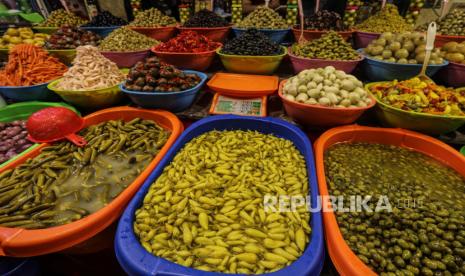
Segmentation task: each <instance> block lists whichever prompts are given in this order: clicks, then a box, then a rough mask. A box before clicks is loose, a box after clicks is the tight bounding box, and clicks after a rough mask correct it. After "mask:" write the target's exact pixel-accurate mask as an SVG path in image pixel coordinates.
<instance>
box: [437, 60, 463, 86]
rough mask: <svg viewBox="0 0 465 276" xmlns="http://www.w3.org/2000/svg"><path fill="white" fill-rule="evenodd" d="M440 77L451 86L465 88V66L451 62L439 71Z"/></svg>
mask: <svg viewBox="0 0 465 276" xmlns="http://www.w3.org/2000/svg"><path fill="white" fill-rule="evenodd" d="M439 77H440V78H441V79H442V80H443V81H444V82H445V83H446V84H447V85H449V86H453V87H464V86H465V64H461V63H455V62H449V64H448V65H447V66H446V67H445V68H444V69H442V70H441V71H439Z"/></svg>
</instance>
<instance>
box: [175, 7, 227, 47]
mask: <svg viewBox="0 0 465 276" xmlns="http://www.w3.org/2000/svg"><path fill="white" fill-rule="evenodd" d="M178 29H179V30H180V31H181V32H182V31H195V32H197V33H199V34H201V35H204V36H206V37H207V38H209V39H211V40H213V41H218V42H223V41H224V40H225V39H226V37H227V36H228V33H229V30H230V29H231V25H230V24H229V23H228V22H227V21H226V20H225V19H224V18H223V17H221V16H219V15H217V14H216V13H214V12H212V11H209V10H205V9H204V10H200V11H198V12H196V13H195V14H194V15H193V16H191V17H190V18H189V20H187V21H186V22H184V24H183V25H182V26H180V27H178Z"/></svg>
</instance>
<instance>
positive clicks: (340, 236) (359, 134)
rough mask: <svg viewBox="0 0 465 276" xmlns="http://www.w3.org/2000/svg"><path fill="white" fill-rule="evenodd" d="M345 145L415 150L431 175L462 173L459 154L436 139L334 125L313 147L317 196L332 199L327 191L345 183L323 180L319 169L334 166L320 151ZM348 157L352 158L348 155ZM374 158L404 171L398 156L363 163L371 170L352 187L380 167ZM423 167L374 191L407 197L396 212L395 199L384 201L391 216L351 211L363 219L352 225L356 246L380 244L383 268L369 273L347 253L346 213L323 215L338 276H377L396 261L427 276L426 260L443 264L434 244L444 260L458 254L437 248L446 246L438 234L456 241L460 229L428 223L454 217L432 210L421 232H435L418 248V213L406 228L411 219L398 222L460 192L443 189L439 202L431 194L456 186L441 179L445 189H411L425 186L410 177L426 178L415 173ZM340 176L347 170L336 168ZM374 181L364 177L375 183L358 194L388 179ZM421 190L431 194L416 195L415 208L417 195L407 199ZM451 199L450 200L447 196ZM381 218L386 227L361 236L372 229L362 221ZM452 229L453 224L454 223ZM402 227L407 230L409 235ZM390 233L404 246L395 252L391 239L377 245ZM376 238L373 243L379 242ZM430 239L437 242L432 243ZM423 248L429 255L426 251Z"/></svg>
mask: <svg viewBox="0 0 465 276" xmlns="http://www.w3.org/2000/svg"><path fill="white" fill-rule="evenodd" d="M347 143H370V144H383V145H386V146H390V147H391V150H390V152H391V153H392V152H394V149H397V148H398V147H402V148H405V149H409V150H413V151H415V152H419V153H424V154H426V155H427V156H428V157H423V158H424V159H423V160H425V159H426V158H427V159H429V162H428V165H427V166H428V167H431V166H434V167H435V170H430V171H429V173H435V172H436V173H437V172H439V170H442V171H444V170H447V171H448V173H452V172H453V170H455V171H457V172H459V173H460V174H461V175H462V176H464V175H465V171H464V169H463V168H464V164H465V163H464V162H465V161H464V158H463V156H461V155H460V154H459V153H458V151H456V150H455V149H453V148H451V147H449V146H447V145H446V144H444V143H442V142H440V141H438V140H436V139H434V138H431V137H428V136H426V135H421V134H418V133H415V132H412V131H407V130H402V129H386V128H374V127H363V126H346V127H339V128H335V129H332V130H329V131H327V132H326V133H324V134H323V135H322V136H321V137H320V138H319V139H318V141H317V142H316V144H315V159H316V164H317V175H318V184H319V188H320V194H321V195H322V196H329V195H334V194H330V193H329V190H331V191H334V190H335V189H336V187H338V185H340V184H342V183H345V179H341V182H338V183H336V181H334V182H333V181H332V182H331V183H330V179H328V178H326V176H325V175H326V172H328V173H329V171H325V169H326V168H327V167H328V166H334V165H331V164H326V163H325V161H324V160H325V152H327V150H328V149H331V147H335V146H336V145H338V144H339V145H346V144H347ZM349 145H350V144H349ZM417 154H418V153H417ZM352 156H354V155H352ZM386 156H387V154H386ZM430 157H432V158H433V159H434V160H433V161H431V159H430ZM364 158H366V157H365V155H364V154H362V155H360V159H364ZM394 158H395V159H394ZM380 160H382V162H383V163H384V162H388V163H389V164H392V167H390V168H389V170H396V169H397V168H398V170H399V171H403V169H404V168H400V167H399V163H400V162H402V163H404V162H405V159H401V157H400V156H396V157H393V158H387V157H384V156H379V157H378V161H377V162H375V163H372V164H370V165H369V166H371V168H372V169H371V170H372V171H371V172H370V173H367V171H365V173H362V174H361V175H359V176H358V177H356V179H357V181H358V183H360V185H363V184H364V183H366V180H367V179H368V177H369V175H370V174H371V173H375V172H376V170H375V169H373V168H375V167H378V166H379V164H382V163H380ZM446 160H447V161H446ZM395 161H398V162H399V161H400V162H399V163H397V162H395ZM359 162H363V160H357V161H356V162H354V164H357V163H359ZM415 164H418V162H410V165H408V166H407V167H411V166H414V165H415ZM444 166H447V167H449V168H447V169H445V168H444ZM350 167H351V165H349V168H350ZM339 168H344V167H342V166H341V167H339ZM354 169H355V170H357V168H354ZM423 169H424V168H422V169H420V170H410V172H409V173H408V174H406V175H404V176H400V179H398V180H396V181H391V182H392V183H391V184H389V185H395V186H394V188H392V189H386V190H385V191H384V192H381V193H378V195H380V194H381V195H386V193H389V194H392V193H399V194H400V195H399V196H397V197H398V198H399V197H402V198H404V197H405V199H410V203H411V205H408V201H401V202H400V204H401V205H400V206H401V207H404V208H403V209H401V210H399V208H398V206H399V205H397V203H398V201H397V200H394V201H390V202H389V206H390V207H391V210H392V212H386V209H384V210H380V211H379V212H376V213H373V212H372V213H371V214H378V215H379V216H377V217H371V216H369V215H368V216H366V215H365V214H366V212H365V211H366V209H364V208H362V212H355V213H357V217H358V215H361V216H363V218H362V217H360V222H359V223H358V225H359V226H361V227H365V229H364V230H361V231H360V232H359V234H357V235H356V236H355V237H356V238H357V240H359V238H361V240H362V241H363V242H361V244H360V245H362V246H365V245H367V246H368V248H366V249H368V250H370V249H372V248H373V249H375V248H378V247H377V246H378V245H381V246H382V245H383V244H384V252H385V253H384V254H382V255H381V258H384V260H385V263H386V265H385V266H384V267H382V266H379V265H378V266H377V267H375V264H374V263H373V262H370V264H369V265H370V266H371V267H373V269H372V268H370V267H369V266H368V265H366V264H365V263H364V262H363V261H362V260H361V259H360V258H359V257H357V255H356V254H355V252H354V251H352V249H351V248H350V247H349V244H348V243H349V242H350V244H353V241H349V239H351V238H350V237H347V234H348V233H349V231H352V230H351V229H348V227H347V224H346V223H344V221H345V220H346V219H347V215H348V213H346V216H345V217H344V214H340V213H335V212H333V211H331V210H329V211H328V212H323V216H324V222H325V232H326V237H327V247H328V252H329V255H330V256H331V259H332V261H333V262H334V263H335V264H337V265H336V267H337V270H338V272H339V273H341V274H343V275H353V276H355V275H360V274H363V275H373V276H374V275H377V274H376V273H375V271H377V270H378V269H387V266H388V265H389V267H390V268H391V270H392V272H394V271H396V270H398V269H397V265H401V263H402V261H403V262H404V264H405V266H404V268H410V269H412V267H413V269H414V271H417V269H419V270H420V271H421V269H423V268H425V270H424V271H426V273H428V272H429V270H431V268H429V266H426V263H429V262H428V259H432V262H433V263H435V264H438V263H439V262H442V260H443V258H437V257H438V255H437V253H439V252H438V251H437V247H436V246H435V245H436V244H438V243H439V244H440V246H441V252H443V253H444V257H445V256H446V255H448V254H453V255H456V254H457V253H458V252H457V251H455V252H450V251H449V250H447V249H445V248H444V247H442V245H445V247H449V246H450V245H451V242H450V241H449V242H448V241H447V240H446V241H444V240H443V236H444V234H446V233H448V232H449V233H450V232H451V231H452V233H458V235H455V236H456V237H459V239H460V231H459V230H458V229H460V228H457V229H454V228H453V226H452V229H448V227H447V226H446V227H445V228H440V229H438V227H435V226H434V225H437V223H438V221H441V218H443V219H444V220H448V219H452V220H455V219H456V218H455V219H454V218H453V217H450V214H449V215H448V216H444V217H440V216H437V214H438V213H442V211H440V210H441V209H442V208H437V209H434V211H433V212H435V215H434V216H432V217H431V219H432V220H434V221H432V223H433V225H431V226H430V228H428V227H427V228H426V230H427V231H428V229H431V227H433V228H435V229H438V230H439V231H438V232H436V231H435V230H433V231H431V232H429V234H427V235H428V243H429V244H424V242H425V240H424V239H422V240H421V241H420V239H419V237H420V235H421V236H422V237H424V236H423V234H424V233H425V228H423V226H424V225H425V223H424V221H423V217H422V215H421V214H420V216H419V217H418V219H417V218H414V219H413V224H408V223H409V222H412V220H411V219H404V216H405V215H407V216H410V215H413V217H415V213H416V212H418V211H420V212H424V214H428V213H429V212H431V208H428V206H430V203H431V201H432V200H435V201H436V204H438V205H440V206H439V207H442V206H444V205H443V204H449V203H448V202H450V201H448V200H447V199H448V198H449V194H451V193H454V191H460V190H454V189H449V190H447V192H446V193H447V194H444V196H442V197H440V198H437V197H436V194H435V193H436V192H435V191H437V192H440V193H441V192H443V191H444V190H443V188H444V187H451V186H449V185H456V183H457V182H454V181H450V180H446V182H448V184H446V185H445V186H441V187H438V188H434V189H432V190H431V188H430V187H429V188H427V189H420V192H418V189H417V188H416V187H424V186H423V185H424V184H423V183H425V184H426V183H430V180H428V181H426V182H423V181H419V180H417V181H416V179H417V178H418V177H424V176H426V175H428V174H422V173H419V172H422V171H423ZM383 170H385V166H383ZM333 171H334V169H332V171H331V174H332V173H333ZM340 173H341V176H344V175H345V174H349V173H351V170H345V171H344V172H343V171H342V170H340ZM397 174H398V172H395V173H394V175H397ZM420 175H421V176H420ZM375 177H376V178H374V179H373V178H372V177H370V178H369V179H370V180H368V181H370V183H374V182H376V183H377V184H369V185H367V184H365V188H363V191H364V190H366V189H370V188H369V187H368V186H372V185H373V187H375V188H376V187H378V185H379V184H381V183H385V181H386V180H388V179H389V178H390V176H388V177H387V178H383V177H384V174H383V177H378V176H375ZM434 179H437V178H436V177H435V178H434ZM440 181H441V182H442V181H444V179H441V180H440ZM399 183H400V184H399ZM412 183H414V184H412ZM436 183H437V182H435V184H436ZM417 185H418V186H417ZM352 188H356V187H355V186H354V185H353V184H352V185H350V188H348V189H352ZM462 188H463V187H460V189H462ZM363 191H362V192H361V196H362V198H363V196H364V195H365V194H364V192H363ZM341 192H342V193H346V192H345V190H342V191H341ZM423 192H432V193H431V196H426V197H420V198H421V199H422V200H421V202H422V204H421V206H420V205H418V202H419V200H418V197H417V196H415V195H412V196H409V195H411V194H412V193H418V195H419V196H420V195H422V193H423ZM367 194H368V193H367ZM372 194H376V193H372ZM461 195H462V193H459V195H458V196H461ZM376 198H378V197H376ZM451 198H454V196H452V197H451ZM415 199H417V200H416V201H415ZM387 200H391V199H390V198H388V199H387ZM387 200H386V201H387ZM386 201H384V202H386ZM413 201H414V202H417V204H415V205H413V204H412V202H413ZM370 202H371V203H373V202H375V204H376V200H374V199H372V200H370ZM344 203H345V202H344ZM370 205H371V204H370ZM441 205H442V206H441ZM344 206H347V205H345V204H344ZM371 206H372V205H371ZM383 206H386V205H383ZM347 207H348V206H347ZM412 208H413V209H414V210H413V211H412V210H411V209H412ZM406 209H407V210H406ZM339 210H340V209H339ZM371 210H373V209H371ZM450 210H451V211H452V210H454V209H453V208H451V209H450ZM462 210H463V209H462ZM399 211H401V212H399ZM404 211H406V212H404ZM386 214H389V216H390V220H389V219H388V221H389V223H388V224H386V223H376V224H373V226H375V225H376V226H375V228H376V229H375V233H373V232H372V230H369V231H368V232H367V229H368V228H371V227H372V226H371V227H370V226H368V225H367V222H368V221H370V220H371V219H377V218H379V219H381V218H385V216H386ZM337 217H339V218H337ZM426 220H427V221H429V219H426ZM444 220H442V221H444ZM386 222H387V221H386ZM405 223H406V224H405ZM427 224H428V225H430V224H429V223H427ZM452 224H455V222H453V223H452ZM344 225H346V226H344ZM414 225H416V226H418V227H417V229H416V230H413V231H412V228H411V227H413V226H414ZM455 225H456V226H457V224H455ZM458 225H460V224H458ZM397 227H402V229H397ZM342 228H345V230H342ZM357 228H358V226H357V227H355V229H354V230H356V229H357ZM377 229H380V230H381V231H380V230H377ZM391 229H392V232H391ZM403 229H407V230H406V231H404V230H403ZM408 229H410V231H409V230H408ZM441 229H443V232H441V231H440V230H441ZM396 230H398V231H396ZM343 231H344V232H343ZM384 232H386V236H384V235H383V234H384ZM370 233H371V234H370ZM388 233H389V235H388ZM391 233H394V236H395V237H398V238H396V239H395V240H396V241H397V240H402V241H405V242H406V243H404V242H402V241H401V242H400V244H398V246H399V247H400V249H401V250H400V251H399V248H397V246H395V244H392V243H391V242H393V241H394V240H392V239H391V240H390V241H386V243H381V241H385V239H387V237H392V235H391ZM380 234H381V235H380ZM372 235H375V238H374V239H373V240H372V241H370V240H368V237H369V236H372ZM378 235H380V236H379V238H378ZM449 235H450V234H446V235H445V236H446V237H447V236H449ZM344 237H347V239H348V240H347V241H346V240H345V239H344ZM415 237H416V238H418V243H417V240H416V239H415ZM364 238H366V239H367V240H364ZM430 238H431V240H430ZM352 239H354V238H352ZM376 240H379V243H378V242H377V241H376ZM435 241H437V243H436V242H435ZM369 242H370V243H369ZM372 243H375V244H372ZM452 243H453V242H452ZM377 244H378V245H377ZM446 244H448V245H446ZM455 244H457V243H455ZM372 245H374V247H372ZM405 245H407V246H405ZM412 245H414V247H415V248H413V247H411V246H412ZM415 245H416V246H415ZM430 245H432V247H431V248H430V247H429V246H430ZM425 247H427V249H425ZM389 248H391V249H389ZM443 248H444V249H445V250H444V251H442V249H443ZM449 248H450V247H449ZM428 249H429V250H430V251H428ZM362 250H363V249H362ZM375 250H376V249H375ZM405 250H408V251H409V252H410V253H411V258H409V259H404V258H403V255H402V254H403V252H404V251H405ZM423 250H426V252H427V253H426V254H423ZM418 251H420V252H422V253H419V252H418ZM409 252H406V256H408V255H409ZM434 252H436V253H434ZM447 252H450V253H447ZM373 253H378V252H375V251H373ZM398 253H399V255H398ZM432 253H433V255H434V256H436V257H434V258H432V255H431V254H432ZM376 255H379V254H375V256H376ZM441 255H442V254H441ZM396 256H397V257H396ZM428 256H429V257H428ZM456 256H457V255H456ZM366 257H367V258H371V257H372V255H371V254H368V255H367V256H366ZM376 258H377V256H376ZM419 258H420V264H419V266H420V267H418V265H416V264H417V261H418V259H419ZM448 258H449V257H448ZM448 258H446V259H445V260H444V261H447V260H448ZM396 259H397V260H396ZM425 259H427V260H426V262H425ZM449 260H450V259H449ZM456 260H457V261H458V262H461V258H457V259H456ZM412 261H413V263H412ZM446 263H448V262H446ZM452 266H453V265H452ZM436 269H437V267H436V268H433V270H436ZM448 269H451V268H450V267H449V266H447V268H446V269H445V270H448ZM452 269H454V268H452ZM401 271H406V270H405V269H404V270H401ZM458 271H459V270H457V272H458ZM412 273H413V272H412ZM433 274H434V273H433Z"/></svg>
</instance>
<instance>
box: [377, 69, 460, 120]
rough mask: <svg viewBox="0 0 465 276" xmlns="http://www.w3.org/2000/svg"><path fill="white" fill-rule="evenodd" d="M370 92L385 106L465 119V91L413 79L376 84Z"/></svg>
mask: <svg viewBox="0 0 465 276" xmlns="http://www.w3.org/2000/svg"><path fill="white" fill-rule="evenodd" d="M370 92H371V93H372V94H373V95H374V96H375V97H376V98H377V99H378V100H379V101H381V102H382V103H385V104H387V105H390V106H392V107H394V108H398V109H402V110H405V111H414V112H421V113H428V114H434V115H450V116H465V91H456V90H454V89H452V88H446V87H444V86H440V85H437V84H435V83H434V82H431V81H426V80H421V79H419V78H412V79H409V80H405V81H393V82H387V83H380V84H375V85H373V86H371V87H370Z"/></svg>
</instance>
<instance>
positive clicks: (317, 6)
mask: <svg viewBox="0 0 465 276" xmlns="http://www.w3.org/2000/svg"><path fill="white" fill-rule="evenodd" d="M319 10H320V0H316V3H315V13H317V12H318V11H319Z"/></svg>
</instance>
